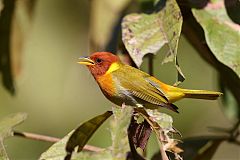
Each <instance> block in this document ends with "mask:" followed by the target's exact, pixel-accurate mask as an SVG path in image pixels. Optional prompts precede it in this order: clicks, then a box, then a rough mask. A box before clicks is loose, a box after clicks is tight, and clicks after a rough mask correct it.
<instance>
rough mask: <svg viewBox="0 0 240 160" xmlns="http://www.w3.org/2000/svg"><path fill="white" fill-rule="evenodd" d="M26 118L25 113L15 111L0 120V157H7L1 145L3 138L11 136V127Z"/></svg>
mask: <svg viewBox="0 0 240 160" xmlns="http://www.w3.org/2000/svg"><path fill="white" fill-rule="evenodd" d="M26 118H27V114H26V113H15V114H11V115H8V116H7V117H5V118H3V119H1V120H0V159H8V156H7V153H6V150H5V148H4V145H3V141H4V139H5V138H7V137H10V136H13V128H14V127H15V126H16V125H18V124H20V123H22V122H23V121H24V120H25V119H26Z"/></svg>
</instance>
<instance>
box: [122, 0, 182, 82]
mask: <svg viewBox="0 0 240 160" xmlns="http://www.w3.org/2000/svg"><path fill="white" fill-rule="evenodd" d="M181 28H182V15H181V12H180V9H179V7H178V4H177V2H176V1H175V0H168V1H166V3H165V6H163V8H162V9H161V10H160V11H159V12H157V13H153V14H129V15H127V16H125V17H124V19H123V22H122V40H123V42H124V44H125V46H126V49H127V50H128V52H129V54H130V56H131V57H132V59H133V61H134V62H135V63H136V65H137V66H138V67H139V66H140V65H141V64H142V61H143V60H142V59H143V56H144V55H146V54H148V53H153V54H156V53H157V52H158V51H159V50H160V49H161V48H162V47H163V45H164V44H167V45H168V48H169V52H168V53H167V54H166V57H165V59H164V61H163V63H166V62H170V61H175V65H176V67H177V70H178V73H179V74H180V75H181V76H180V77H179V80H181V81H183V80H184V75H183V74H182V72H181V70H180V68H179V65H178V64H177V48H178V41H179V38H180V33H181Z"/></svg>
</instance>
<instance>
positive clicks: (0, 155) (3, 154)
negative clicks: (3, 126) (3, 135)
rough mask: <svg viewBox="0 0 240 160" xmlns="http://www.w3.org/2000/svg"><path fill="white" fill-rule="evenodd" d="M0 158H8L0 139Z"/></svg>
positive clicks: (6, 159) (5, 159) (0, 159)
mask: <svg viewBox="0 0 240 160" xmlns="http://www.w3.org/2000/svg"><path fill="white" fill-rule="evenodd" d="M0 160H9V158H8V155H7V152H6V150H5V147H4V145H3V142H2V141H0Z"/></svg>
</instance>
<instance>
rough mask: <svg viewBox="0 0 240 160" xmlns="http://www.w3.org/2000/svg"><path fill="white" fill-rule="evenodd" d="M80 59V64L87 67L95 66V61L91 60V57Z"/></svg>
mask: <svg viewBox="0 0 240 160" xmlns="http://www.w3.org/2000/svg"><path fill="white" fill-rule="evenodd" d="M78 59H79V61H78V62H77V63H79V64H84V65H87V66H92V65H94V64H95V63H94V61H93V60H91V59H90V58H89V57H80V58H78Z"/></svg>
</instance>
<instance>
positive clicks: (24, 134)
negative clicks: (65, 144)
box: [13, 131, 103, 152]
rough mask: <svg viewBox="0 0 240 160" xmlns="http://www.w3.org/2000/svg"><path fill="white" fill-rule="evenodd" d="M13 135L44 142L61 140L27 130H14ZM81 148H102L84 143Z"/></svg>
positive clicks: (91, 149)
mask: <svg viewBox="0 0 240 160" xmlns="http://www.w3.org/2000/svg"><path fill="white" fill-rule="evenodd" d="M13 135H14V136H16V137H22V138H26V139H32V140H37V141H44V142H51V143H56V142H58V141H60V140H61V139H60V138H56V137H51V136H46V135H40V134H35V133H29V132H18V131H14V132H13ZM83 150H86V151H92V152H100V151H102V150H103V149H102V148H99V147H95V146H91V145H85V146H84V148H83Z"/></svg>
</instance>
